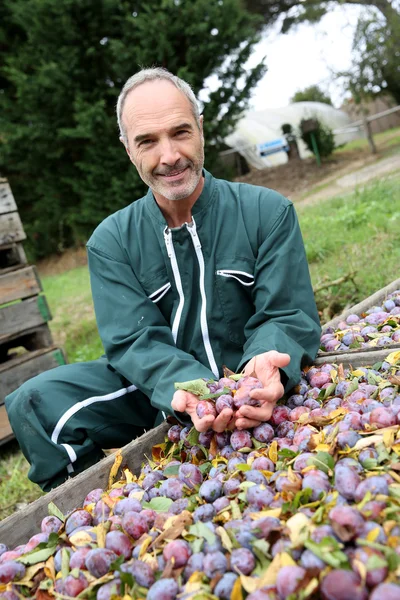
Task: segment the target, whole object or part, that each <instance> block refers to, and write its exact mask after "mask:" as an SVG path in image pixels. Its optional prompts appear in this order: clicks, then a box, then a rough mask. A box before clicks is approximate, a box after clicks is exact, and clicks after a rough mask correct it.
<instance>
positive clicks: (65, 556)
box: [61, 548, 70, 579]
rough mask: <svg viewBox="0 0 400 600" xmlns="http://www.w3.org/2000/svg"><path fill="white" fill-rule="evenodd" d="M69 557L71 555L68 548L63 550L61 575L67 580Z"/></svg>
mask: <svg viewBox="0 0 400 600" xmlns="http://www.w3.org/2000/svg"><path fill="white" fill-rule="evenodd" d="M69 556H70V553H69V552H68V550H67V549H66V548H63V549H62V551H61V574H62V576H63V579H65V578H66V577H67V575H68V573H69Z"/></svg>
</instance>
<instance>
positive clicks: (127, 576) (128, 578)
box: [119, 571, 135, 588]
mask: <svg viewBox="0 0 400 600" xmlns="http://www.w3.org/2000/svg"><path fill="white" fill-rule="evenodd" d="M119 577H120V579H121V581H122V583H124V584H125V585H127V586H128V587H130V588H131V587H133V586H134V584H135V580H134V578H133V575H132V573H127V572H126V571H120V572H119Z"/></svg>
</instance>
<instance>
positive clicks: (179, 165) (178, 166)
mask: <svg viewBox="0 0 400 600" xmlns="http://www.w3.org/2000/svg"><path fill="white" fill-rule="evenodd" d="M192 165H193V163H192V161H191V160H186V161H178V162H176V163H175V164H174V166H173V167H169V166H166V167H164V168H163V169H158V170H157V171H155V175H172V174H173V173H178V172H179V171H183V169H186V168H187V167H191V166H192Z"/></svg>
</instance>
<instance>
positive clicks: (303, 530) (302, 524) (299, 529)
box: [286, 512, 310, 548]
mask: <svg viewBox="0 0 400 600" xmlns="http://www.w3.org/2000/svg"><path fill="white" fill-rule="evenodd" d="M286 527H287V528H288V529H289V537H290V541H291V542H292V546H293V547H294V548H298V547H299V546H303V545H304V542H305V540H306V539H307V538H308V535H309V532H310V519H309V518H308V517H307V516H306V515H305V514H304V513H300V512H298V513H296V514H295V515H294V516H293V517H290V519H288V521H287V522H286Z"/></svg>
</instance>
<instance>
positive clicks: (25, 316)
mask: <svg viewBox="0 0 400 600" xmlns="http://www.w3.org/2000/svg"><path fill="white" fill-rule="evenodd" d="M50 319H51V313H50V309H49V307H48V304H47V301H46V297H45V296H35V297H34V298H28V299H27V300H22V301H21V302H17V303H16V304H11V305H9V306H4V307H3V308H0V344H2V343H3V342H5V341H7V340H9V339H11V338H13V337H15V336H16V335H20V334H21V333H23V332H24V331H26V330H30V329H32V328H35V327H38V326H39V325H42V324H43V323H47V321H50Z"/></svg>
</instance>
